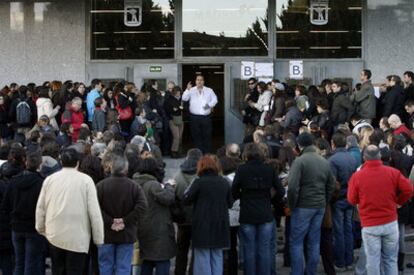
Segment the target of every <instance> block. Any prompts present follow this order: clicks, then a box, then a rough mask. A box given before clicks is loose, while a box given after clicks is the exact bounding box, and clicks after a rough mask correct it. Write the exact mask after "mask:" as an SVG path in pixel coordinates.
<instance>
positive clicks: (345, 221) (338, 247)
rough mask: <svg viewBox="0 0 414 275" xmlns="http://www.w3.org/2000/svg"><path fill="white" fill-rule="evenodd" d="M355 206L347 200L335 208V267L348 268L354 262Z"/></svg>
mask: <svg viewBox="0 0 414 275" xmlns="http://www.w3.org/2000/svg"><path fill="white" fill-rule="evenodd" d="M352 213H353V206H352V205H350V204H349V203H348V202H347V201H346V200H339V201H337V202H336V203H335V204H334V207H333V217H332V218H333V237H334V238H333V239H334V247H335V249H334V251H335V265H336V266H337V267H339V268H348V267H350V266H352V263H353V261H354V240H353V233H352Z"/></svg>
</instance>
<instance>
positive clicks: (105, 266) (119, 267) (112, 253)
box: [98, 244, 134, 275]
mask: <svg viewBox="0 0 414 275" xmlns="http://www.w3.org/2000/svg"><path fill="white" fill-rule="evenodd" d="M133 252H134V244H103V245H101V246H100V247H99V248H98V258H99V271H100V274H101V275H112V274H114V273H115V274H130V273H131V259H132V254H133Z"/></svg>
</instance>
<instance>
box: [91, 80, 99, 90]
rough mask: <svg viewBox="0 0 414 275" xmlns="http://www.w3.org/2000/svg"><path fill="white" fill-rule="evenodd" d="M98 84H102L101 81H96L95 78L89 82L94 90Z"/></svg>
mask: <svg viewBox="0 0 414 275" xmlns="http://www.w3.org/2000/svg"><path fill="white" fill-rule="evenodd" d="M100 83H102V81H101V80H100V79H97V78H95V79H92V82H91V86H92V89H94V88H95V87H96V86H97V85H99V84H100Z"/></svg>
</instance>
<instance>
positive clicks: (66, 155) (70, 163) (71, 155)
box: [60, 148, 79, 168]
mask: <svg viewBox="0 0 414 275" xmlns="http://www.w3.org/2000/svg"><path fill="white" fill-rule="evenodd" d="M60 160H61V161H62V166H63V167H71V168H74V167H76V165H78V162H79V154H78V152H76V150H75V149H73V148H68V149H64V150H63V151H62V153H61V154H60Z"/></svg>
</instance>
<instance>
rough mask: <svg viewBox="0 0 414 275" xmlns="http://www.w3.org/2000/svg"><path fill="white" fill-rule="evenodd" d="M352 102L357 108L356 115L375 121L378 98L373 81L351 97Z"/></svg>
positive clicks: (364, 84)
mask: <svg viewBox="0 0 414 275" xmlns="http://www.w3.org/2000/svg"><path fill="white" fill-rule="evenodd" d="M351 102H352V103H353V104H354V106H355V109H356V110H355V111H356V113H357V114H358V115H359V116H360V117H361V118H364V119H373V118H375V116H376V112H377V111H376V108H377V106H376V105H377V103H376V98H375V91H374V87H373V86H372V83H371V80H368V81H366V82H364V83H363V84H362V85H361V89H360V90H359V91H355V93H353V94H352V95H351Z"/></svg>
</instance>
